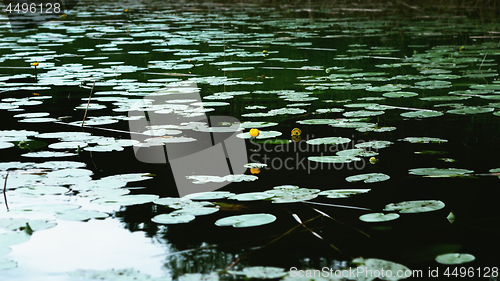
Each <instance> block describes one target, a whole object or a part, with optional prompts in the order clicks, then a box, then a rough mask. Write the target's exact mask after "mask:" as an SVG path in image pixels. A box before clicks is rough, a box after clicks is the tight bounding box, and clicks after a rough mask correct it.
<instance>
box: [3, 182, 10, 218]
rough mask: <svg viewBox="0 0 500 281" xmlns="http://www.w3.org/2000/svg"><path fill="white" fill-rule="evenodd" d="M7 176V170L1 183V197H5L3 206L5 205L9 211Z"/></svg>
mask: <svg viewBox="0 0 500 281" xmlns="http://www.w3.org/2000/svg"><path fill="white" fill-rule="evenodd" d="M8 177H9V172H7V175H6V176H5V182H4V184H3V198H4V199H5V207H7V212H8V211H9V204H7V178H8Z"/></svg>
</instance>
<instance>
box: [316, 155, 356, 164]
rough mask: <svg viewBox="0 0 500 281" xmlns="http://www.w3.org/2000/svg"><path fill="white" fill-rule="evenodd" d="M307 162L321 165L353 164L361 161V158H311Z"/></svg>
mask: <svg viewBox="0 0 500 281" xmlns="http://www.w3.org/2000/svg"><path fill="white" fill-rule="evenodd" d="M307 160H309V161H314V162H320V163H351V162H352V161H361V158H357V157H354V156H309V157H307Z"/></svg>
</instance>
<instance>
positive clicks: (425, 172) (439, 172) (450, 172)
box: [409, 168, 474, 177]
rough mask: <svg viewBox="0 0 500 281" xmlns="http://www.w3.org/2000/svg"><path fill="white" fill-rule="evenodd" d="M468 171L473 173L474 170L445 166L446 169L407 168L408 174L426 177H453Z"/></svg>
mask: <svg viewBox="0 0 500 281" xmlns="http://www.w3.org/2000/svg"><path fill="white" fill-rule="evenodd" d="M470 173H474V171H472V170H465V169H455V168H447V169H438V168H417V169H410V170H409V174H410V175H417V176H427V177H454V176H460V175H465V174H470Z"/></svg>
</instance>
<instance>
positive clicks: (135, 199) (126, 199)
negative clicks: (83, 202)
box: [92, 194, 160, 206]
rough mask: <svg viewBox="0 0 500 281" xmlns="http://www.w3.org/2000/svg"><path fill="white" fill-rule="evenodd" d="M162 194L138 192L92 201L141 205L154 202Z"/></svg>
mask: <svg viewBox="0 0 500 281" xmlns="http://www.w3.org/2000/svg"><path fill="white" fill-rule="evenodd" d="M159 197H160V196H158V195H153V194H137V195H122V196H109V197H104V198H99V199H96V200H94V201H92V202H94V203H99V204H118V205H120V206H131V205H140V204H145V203H150V202H153V200H155V199H158V198H159Z"/></svg>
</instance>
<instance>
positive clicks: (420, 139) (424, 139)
mask: <svg viewBox="0 0 500 281" xmlns="http://www.w3.org/2000/svg"><path fill="white" fill-rule="evenodd" d="M399 141H407V142H411V143H431V142H432V143H443V142H448V140H445V139H440V138H429V137H406V138H404V139H399Z"/></svg>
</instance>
